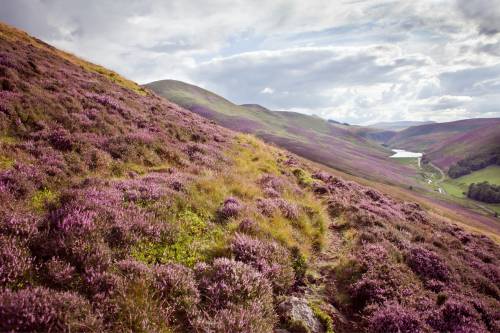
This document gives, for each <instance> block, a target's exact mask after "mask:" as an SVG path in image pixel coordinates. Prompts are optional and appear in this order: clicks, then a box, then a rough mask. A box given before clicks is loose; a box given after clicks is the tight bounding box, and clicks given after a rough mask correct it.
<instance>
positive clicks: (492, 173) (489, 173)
mask: <svg viewBox="0 0 500 333" xmlns="http://www.w3.org/2000/svg"><path fill="white" fill-rule="evenodd" d="M483 181H488V182H490V183H492V184H497V185H500V167H499V166H496V165H493V166H489V167H487V168H484V169H482V170H478V171H474V172H472V173H471V174H468V175H465V176H462V177H459V178H456V179H451V178H448V179H446V180H445V181H444V182H443V183H442V186H443V188H444V190H445V191H446V192H447V193H448V194H450V195H452V196H454V197H457V198H461V199H463V200H464V202H465V203H468V202H469V201H471V200H470V199H467V197H466V195H465V194H464V193H467V190H468V188H469V185H470V184H472V183H480V182H483ZM477 204H479V205H482V206H484V207H487V208H489V209H491V210H493V211H495V212H498V213H500V204H487V203H482V202H477Z"/></svg>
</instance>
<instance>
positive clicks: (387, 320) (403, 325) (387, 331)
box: [369, 303, 424, 333]
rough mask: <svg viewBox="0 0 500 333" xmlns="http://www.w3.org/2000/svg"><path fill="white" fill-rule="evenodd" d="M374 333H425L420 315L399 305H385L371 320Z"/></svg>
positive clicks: (371, 328) (371, 329)
mask: <svg viewBox="0 0 500 333" xmlns="http://www.w3.org/2000/svg"><path fill="white" fill-rule="evenodd" d="M369 321H370V331H371V332H373V333H418V332H424V329H423V325H422V323H421V321H420V318H419V316H418V314H417V313H416V312H415V311H413V310H408V309H405V308H403V307H402V306H401V305H399V304H397V303H396V304H389V305H383V306H382V307H380V308H379V309H378V310H377V311H375V312H374V314H373V315H372V316H371V318H370V320H369Z"/></svg>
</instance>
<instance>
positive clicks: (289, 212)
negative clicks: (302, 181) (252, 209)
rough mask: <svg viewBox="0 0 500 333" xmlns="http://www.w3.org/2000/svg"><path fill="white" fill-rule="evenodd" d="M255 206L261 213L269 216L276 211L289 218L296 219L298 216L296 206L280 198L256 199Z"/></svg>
mask: <svg viewBox="0 0 500 333" xmlns="http://www.w3.org/2000/svg"><path fill="white" fill-rule="evenodd" d="M257 208H258V209H259V210H260V212H261V213H262V215H264V216H268V217H271V216H273V215H274V214H276V213H277V212H281V214H283V216H284V217H286V218H288V219H290V220H296V219H298V217H299V209H298V207H297V206H296V205H295V204H293V203H291V202H289V201H286V200H284V199H281V198H266V199H258V200H257Z"/></svg>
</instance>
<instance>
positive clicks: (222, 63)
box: [0, 0, 500, 123]
mask: <svg viewBox="0 0 500 333" xmlns="http://www.w3.org/2000/svg"><path fill="white" fill-rule="evenodd" d="M495 2H497V3H498V0H467V1H466V0H440V1H434V0H421V1H403V0H357V1H352V0H335V1H332V0H311V1H301V0H276V1H266V0H254V1H249V0H211V1H205V0H203V1H202V0H190V1H184V0H182V1H181V0H172V1H162V0H130V1H127V2H122V1H112V0H87V1H76V0H16V1H10V0H0V8H1V10H0V20H2V21H5V22H7V23H9V24H13V25H15V26H17V27H19V28H21V29H25V30H27V31H28V32H29V33H31V34H34V35H35V36H37V37H39V38H41V39H43V40H45V41H47V42H49V43H51V44H53V45H55V46H57V47H60V48H63V49H65V50H68V51H70V52H73V53H76V54H78V55H79V56H82V57H84V58H86V59H88V60H91V61H93V62H96V63H99V64H102V65H104V66H106V67H109V68H112V69H114V70H116V71H118V72H120V73H122V74H124V75H125V76H127V77H130V78H132V79H134V80H136V81H138V82H140V83H146V82H149V81H153V80H159V79H164V78H174V79H178V80H183V81H187V82H190V83H194V84H199V85H202V86H204V87H206V88H208V89H212V90H214V91H215V92H217V93H220V94H222V95H223V96H224V97H227V98H228V99H230V100H233V101H235V102H237V103H243V102H245V103H260V104H263V105H264V106H267V107H270V108H273V109H277V110H297V111H300V112H304V113H308V114H315V115H320V116H322V117H325V118H328V117H332V118H334V119H338V120H342V121H348V122H359V123H363V122H370V121H371V120H375V121H378V120H401V119H417V120H427V119H434V120H436V119H440V120H443V119H444V120H454V119H456V118H457V117H464V116H467V117H479V116H485V115H486V116H490V117H491V116H500V111H499V110H495V105H494V103H492V102H491V101H498V100H499V99H500V92H499V91H500V90H499V87H500V82H499V80H498V77H500V68H499V66H500V33H498V32H499V31H500V5H495ZM453 96H455V97H453ZM456 96H467V98H470V100H467V101H465V100H457V98H456ZM497 105H498V104H497Z"/></svg>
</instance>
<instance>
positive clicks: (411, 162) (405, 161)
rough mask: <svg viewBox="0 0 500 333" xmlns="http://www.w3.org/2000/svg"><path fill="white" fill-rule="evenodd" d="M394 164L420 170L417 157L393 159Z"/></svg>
mask: <svg viewBox="0 0 500 333" xmlns="http://www.w3.org/2000/svg"><path fill="white" fill-rule="evenodd" d="M392 160H393V161H394V162H397V163H400V164H403V165H407V166H410V167H412V168H415V169H417V168H418V159H417V158H415V157H402V158H393V159H392Z"/></svg>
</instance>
